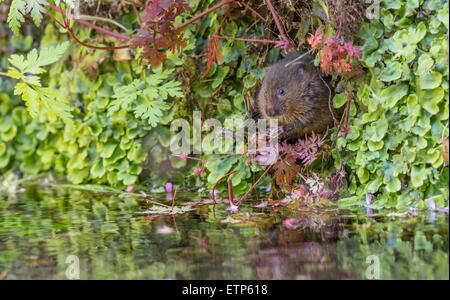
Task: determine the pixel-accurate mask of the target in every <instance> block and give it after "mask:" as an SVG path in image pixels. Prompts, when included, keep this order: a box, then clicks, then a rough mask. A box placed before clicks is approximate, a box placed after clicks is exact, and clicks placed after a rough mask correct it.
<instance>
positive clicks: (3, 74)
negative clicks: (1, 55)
mask: <svg viewBox="0 0 450 300" xmlns="http://www.w3.org/2000/svg"><path fill="white" fill-rule="evenodd" d="M0 75H1V76H9V75H8V73H3V72H0Z"/></svg>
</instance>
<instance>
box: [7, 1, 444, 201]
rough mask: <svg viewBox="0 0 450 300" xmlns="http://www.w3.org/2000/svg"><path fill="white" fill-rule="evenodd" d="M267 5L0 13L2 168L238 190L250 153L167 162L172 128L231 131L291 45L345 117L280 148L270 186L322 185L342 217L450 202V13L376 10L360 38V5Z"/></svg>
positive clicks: (253, 174) (68, 6) (399, 7)
mask: <svg viewBox="0 0 450 300" xmlns="http://www.w3.org/2000/svg"><path fill="white" fill-rule="evenodd" d="M0 2H2V1H0ZM231 2H233V3H231ZM272 2H274V1H270V0H269V1H265V2H264V3H263V4H261V3H260V1H228V0H225V1H213V0H189V1H181V0H177V1H162V0H161V1H138V2H133V3H134V4H133V5H131V4H128V5H127V4H126V3H125V4H124V3H120V4H117V3H115V4H111V3H110V2H109V1H101V2H100V4H101V5H100V9H93V8H91V7H89V5H88V4H85V5H84V6H81V7H80V9H81V11H82V12H83V13H85V16H86V15H87V14H90V15H91V16H90V17H91V18H93V20H94V21H95V24H93V23H90V22H88V20H87V19H83V17H81V16H74V11H73V9H74V7H75V6H74V5H75V2H74V1H41V0H35V1H22V0H12V1H6V2H5V1H3V3H2V4H0V5H7V6H8V10H9V14H8V17H7V21H8V24H9V26H10V28H11V30H12V32H13V33H14V34H15V36H12V35H11V34H10V33H9V32H8V33H6V34H5V33H2V32H4V31H3V30H0V37H1V39H0V54H1V59H0V76H1V78H0V80H1V85H0V171H1V172H2V173H4V174H7V173H10V172H16V171H19V172H20V173H21V174H22V175H24V176H28V175H33V174H41V173H46V172H48V173H50V174H52V175H53V176H54V177H55V178H56V179H66V180H67V181H69V182H71V183H74V184H82V183H84V184H107V185H110V186H113V187H116V188H123V187H125V186H129V185H140V186H141V187H143V186H144V185H150V186H152V187H160V186H162V185H163V184H164V183H165V182H166V181H169V180H170V181H173V182H175V183H176V184H179V185H185V186H195V187H203V186H205V185H207V186H208V187H213V186H214V185H215V184H216V183H217V182H218V181H219V179H221V178H224V176H226V175H227V174H229V173H230V172H233V171H236V172H234V173H233V174H232V175H231V178H232V183H233V191H234V193H235V194H243V193H244V192H246V191H248V190H249V189H250V188H251V186H252V185H253V183H254V182H255V181H256V179H257V178H258V177H259V176H260V175H261V174H265V173H263V172H264V171H267V169H266V170H264V169H263V168H262V167H261V166H259V165H258V164H257V163H255V162H254V161H253V159H252V157H249V156H248V155H240V156H227V157H224V156H221V155H220V154H214V155H202V157H201V158H197V160H186V159H183V158H180V157H175V156H172V155H170V151H169V145H170V141H171V137H172V135H173V133H172V132H171V130H170V123H171V121H173V120H175V119H178V118H183V119H187V120H190V121H192V114H193V112H194V111H201V114H202V119H203V120H207V119H209V118H215V119H218V120H219V121H221V122H223V123H225V124H226V126H227V127H228V128H229V129H235V123H233V124H231V123H232V122H228V123H227V122H225V120H226V119H240V120H244V119H245V115H246V114H247V113H248V112H249V110H250V109H251V106H252V100H251V98H252V97H251V96H252V94H253V93H254V91H255V89H256V88H257V87H258V86H259V84H260V82H261V80H262V79H263V77H264V68H265V66H267V65H268V64H270V63H273V62H275V61H277V60H278V59H279V58H280V57H281V56H282V53H283V52H285V51H289V50H290V49H292V48H293V47H295V46H297V48H298V49H302V50H305V51H310V52H313V53H314V54H315V55H317V59H316V63H317V65H318V66H320V67H321V69H322V71H323V72H324V73H325V74H330V75H333V76H334V77H333V84H334V85H336V87H337V90H338V91H342V92H339V93H338V94H337V95H336V97H335V98H334V100H333V102H334V105H335V107H336V108H341V109H343V110H344V111H345V113H344V118H343V119H342V120H335V122H336V126H335V128H330V131H329V134H328V135H327V138H325V137H315V139H312V140H309V141H308V140H305V141H303V140H302V141H299V143H298V144H297V145H296V146H292V147H291V146H289V145H284V147H282V148H281V149H282V150H283V151H284V152H285V153H284V154H283V155H282V156H281V157H284V158H285V159H284V160H283V159H282V160H280V161H278V162H277V163H276V164H275V168H274V169H275V171H274V174H275V175H274V176H275V177H276V178H275V181H276V182H277V183H278V184H279V185H280V186H283V187H284V188H285V190H286V191H287V192H292V191H294V192H295V191H296V190H297V191H298V189H299V186H300V185H301V184H303V185H308V187H307V188H306V189H307V190H308V191H314V190H317V191H318V190H319V189H315V188H314V184H309V182H316V180H311V178H315V177H314V176H317V174H321V176H320V177H321V179H320V180H319V181H321V182H320V184H319V185H320V186H321V187H323V186H324V185H325V184H326V185H327V188H328V189H333V190H337V191H340V192H341V193H342V194H343V195H344V196H345V198H343V199H341V200H340V201H339V204H340V205H341V206H342V207H349V206H355V205H366V199H367V198H368V196H370V197H372V196H373V197H372V198H371V199H373V200H372V201H371V202H370V204H369V205H370V206H373V207H387V208H391V207H395V208H411V207H415V208H423V207H427V206H428V207H431V206H432V205H430V203H432V204H434V205H435V207H438V208H442V207H445V206H448V178H449V175H448V172H449V170H448V161H447V162H445V154H446V153H448V146H447V149H445V147H444V144H445V141H446V140H447V145H448V98H449V96H448V81H449V79H448V77H449V71H448V64H447V62H448V45H447V42H448V30H449V29H448V26H449V25H448V3H447V2H445V1H441V0H414V1H406V2H404V1H399V0H384V1H382V5H381V11H380V18H379V20H365V21H364V22H363V23H362V25H361V27H360V28H359V22H356V21H355V20H354V16H353V15H352V14H354V13H355V12H361V11H364V10H363V9H362V8H361V6H360V5H359V4H358V3H357V2H358V1H354V2H355V3H356V4H351V5H350V4H349V6H348V10H346V9H345V8H346V7H344V8H339V7H338V6H336V7H334V6H333V5H330V4H329V3H328V2H327V1H323V0H319V1H297V2H296V3H295V4H292V3H291V2H290V1H280V2H279V3H277V2H274V3H275V4H274V3H272ZM298 15H300V16H301V18H299V16H298ZM29 16H30V17H31V20H32V21H33V23H34V25H35V26H32V25H30V24H29V23H27V20H26V19H27V18H28V17H29ZM360 19H362V18H360ZM89 20H91V19H89ZM105 20H106V21H105ZM198 20H201V21H200V22H198ZM352 20H353V21H352ZM359 21H361V20H359ZM352 22H353V23H354V25H353V26H350V25H348V24H350V23H352ZM353 23H352V24H353ZM355 24H356V25H355ZM100 25H101V26H102V27H100ZM118 25H119V26H118ZM36 26H39V27H36ZM354 27H358V28H354ZM354 29H359V32H358V34H355V32H353V31H352V30H354ZM118 30H121V33H118V32H117V31H118ZM122 31H123V32H122ZM21 33H22V34H23V33H25V35H26V36H21V35H20V34H21ZM268 33H269V35H268V36H267V34H268ZM2 35H3V36H2ZM274 36H275V37H277V36H278V37H279V40H277V39H276V38H275V39H274V38H273V37H274ZM292 37H295V38H293V39H292ZM356 45H361V46H360V47H358V46H356ZM5 47H6V48H5ZM5 49H6V50H5ZM283 50H285V51H283ZM358 63H359V64H362V66H363V67H364V70H363V69H362V68H361V67H359V66H358ZM364 75H367V76H364ZM352 76H353V77H352ZM191 123H192V122H191ZM208 133H211V132H208ZM199 146H200V145H194V147H195V148H194V149H195V150H200V148H199ZM201 146H202V148H203V150H204V151H205V152H206V151H208V152H211V151H212V150H226V149H223V148H224V147H225V148H226V147H232V145H231V146H230V145H227V144H225V145H224V146H223V147H222V149H219V148H220V147H219V146H218V145H217V144H215V143H213V142H212V141H211V140H204V141H203V143H202V145H201ZM299 153H300V154H299ZM330 153H332V157H333V159H334V168H332V167H331V166H330V165H331V164H330V163H329V158H330ZM447 157H448V156H447ZM296 162H298V163H296ZM299 171H301V173H304V172H306V174H304V175H305V176H303V175H302V174H301V175H302V176H298V173H299ZM261 185H269V179H268V178H264V179H263V182H262V183H261ZM217 188H218V189H221V190H223V189H225V188H226V183H225V182H223V183H220V184H218V186H217ZM320 191H321V193H323V192H324V190H323V189H320ZM333 192H334V191H333ZM321 195H322V194H321ZM316 196H317V195H316Z"/></svg>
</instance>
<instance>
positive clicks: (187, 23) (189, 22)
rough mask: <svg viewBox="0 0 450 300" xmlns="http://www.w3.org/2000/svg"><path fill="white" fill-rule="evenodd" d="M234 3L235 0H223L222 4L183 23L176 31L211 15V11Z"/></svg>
mask: <svg viewBox="0 0 450 300" xmlns="http://www.w3.org/2000/svg"><path fill="white" fill-rule="evenodd" d="M235 1H236V0H223V1H222V2H220V3H218V4H216V5H214V6H213V7H211V8H209V9H207V10H205V11H204V12H202V13H200V14H198V15H197V16H195V17H193V18H192V19H190V20H188V21H186V22H184V23H183V24H181V25H180V26H178V27H177V28H176V29H177V30H179V29H183V28H184V27H186V26H188V25H190V24H192V23H194V22H195V21H197V20H199V19H201V18H202V17H204V16H206V15H208V14H209V13H211V12H213V11H215V10H217V9H219V8H221V7H222V6H225V5H228V4H231V3H233V2H235Z"/></svg>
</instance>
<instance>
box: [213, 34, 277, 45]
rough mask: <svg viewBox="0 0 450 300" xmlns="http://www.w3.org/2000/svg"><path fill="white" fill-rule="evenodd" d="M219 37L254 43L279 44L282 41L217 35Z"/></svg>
mask: <svg viewBox="0 0 450 300" xmlns="http://www.w3.org/2000/svg"><path fill="white" fill-rule="evenodd" d="M216 37H217V38H218V39H221V40H232V41H244V42H254V43H271V44H277V43H279V42H280V41H272V40H255V39H243V38H234V37H228V36H217V35H216Z"/></svg>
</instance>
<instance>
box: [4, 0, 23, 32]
mask: <svg viewBox="0 0 450 300" xmlns="http://www.w3.org/2000/svg"><path fill="white" fill-rule="evenodd" d="M25 6H26V2H25V1H24V0H13V1H12V3H11V6H10V8H9V14H8V19H7V22H8V24H9V27H10V28H11V30H12V31H13V32H14V34H15V35H19V30H20V27H21V23H22V22H24V21H25V18H24V17H23V15H24V14H26V10H25Z"/></svg>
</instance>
